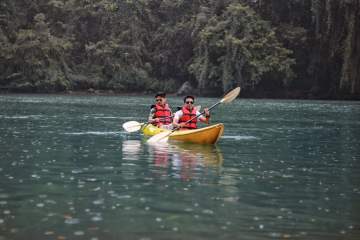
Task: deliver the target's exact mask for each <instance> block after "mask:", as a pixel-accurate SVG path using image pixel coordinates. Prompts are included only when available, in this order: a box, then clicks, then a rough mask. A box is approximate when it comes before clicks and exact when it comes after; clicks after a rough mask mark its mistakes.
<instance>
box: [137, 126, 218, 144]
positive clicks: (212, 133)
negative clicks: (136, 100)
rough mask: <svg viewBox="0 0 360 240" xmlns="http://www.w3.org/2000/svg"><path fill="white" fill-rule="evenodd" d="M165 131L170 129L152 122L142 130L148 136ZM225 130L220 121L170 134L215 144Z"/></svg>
mask: <svg viewBox="0 0 360 240" xmlns="http://www.w3.org/2000/svg"><path fill="white" fill-rule="evenodd" d="M164 131H169V130H166V129H161V128H158V127H156V126H154V125H151V124H149V125H146V126H144V127H143V128H142V132H143V134H144V135H146V136H154V135H156V134H158V133H161V132H164ZM223 132H224V124H222V123H218V124H214V125H210V126H208V127H204V128H198V129H191V130H178V131H174V132H173V133H171V134H170V136H169V139H170V140H176V141H182V142H191V143H198V144H215V143H216V142H217V141H218V140H219V138H220V137H221V135H222V134H223Z"/></svg>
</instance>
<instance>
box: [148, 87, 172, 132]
mask: <svg viewBox="0 0 360 240" xmlns="http://www.w3.org/2000/svg"><path fill="white" fill-rule="evenodd" d="M148 121H149V123H151V124H153V125H155V126H157V127H160V128H165V129H172V124H171V122H172V112H171V109H170V107H169V104H168V103H167V99H166V93H163V92H159V93H157V94H156V95H155V105H151V110H150V115H149V119H148Z"/></svg>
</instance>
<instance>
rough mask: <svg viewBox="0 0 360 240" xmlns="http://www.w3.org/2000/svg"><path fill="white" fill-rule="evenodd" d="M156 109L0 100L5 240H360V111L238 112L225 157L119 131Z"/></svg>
mask: <svg viewBox="0 0 360 240" xmlns="http://www.w3.org/2000/svg"><path fill="white" fill-rule="evenodd" d="M218 100H219V99H216V98H214V99H212V98H199V99H197V101H196V103H195V104H201V105H202V107H205V106H210V105H212V104H213V103H215V102H217V101H218ZM152 101H153V98H152V97H134V96H107V97H105V96H58V95H0V240H5V239H6V240H7V239H27V240H28V239H57V240H64V239H90V240H111V239H139V240H149V239H257V240H258V239H259V240H261V239H324V240H325V239H327V240H328V239H354V240H355V239H360V103H359V102H341V101H295V100H291V101H290V100H286V101H285V100H244V99H236V100H235V101H233V102H232V103H231V104H228V105H219V106H218V107H217V108H215V109H214V111H213V112H212V118H211V121H212V122H213V123H217V122H222V123H224V125H225V132H224V136H223V137H222V138H221V139H220V141H219V142H218V144H217V145H216V146H201V145H194V144H174V143H170V144H168V145H160V146H149V145H148V144H146V139H145V138H144V137H143V136H142V135H141V134H140V133H139V132H137V133H131V134H129V133H126V132H125V131H124V130H123V129H122V128H121V125H122V123H124V122H126V121H130V120H136V121H139V122H143V121H145V119H146V118H147V115H148V111H149V106H150V104H151V103H152ZM169 102H170V104H171V105H172V106H173V107H175V106H178V105H181V99H180V98H170V99H169Z"/></svg>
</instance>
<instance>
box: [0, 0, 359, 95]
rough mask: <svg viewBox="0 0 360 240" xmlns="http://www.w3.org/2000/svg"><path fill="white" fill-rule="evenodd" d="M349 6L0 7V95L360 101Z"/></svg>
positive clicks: (322, 1) (85, 2) (164, 0)
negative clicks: (232, 94)
mask: <svg viewBox="0 0 360 240" xmlns="http://www.w3.org/2000/svg"><path fill="white" fill-rule="evenodd" d="M359 76H360V1H358V0H339V1H326V0H267V1H262V0H208V1H202V0H16V1H13V0H2V1H1V2H0V91H3V92H5V91H6V92H36V93H54V92H68V91H84V90H85V91H88V90H89V89H91V91H103V92H116V93H129V92H141V93H153V92H155V91H158V90H163V91H167V92H170V93H174V92H176V91H177V90H178V88H179V87H180V86H181V85H182V84H183V83H185V82H188V83H190V84H191V85H192V86H193V87H194V89H195V91H196V93H198V94H201V95H213V96H216V95H221V94H223V93H224V92H226V91H228V90H229V89H231V88H233V87H234V86H238V85H240V86H241V87H242V96H244V97H272V98H326V99H359V96H360V79H359V78H360V77H359Z"/></svg>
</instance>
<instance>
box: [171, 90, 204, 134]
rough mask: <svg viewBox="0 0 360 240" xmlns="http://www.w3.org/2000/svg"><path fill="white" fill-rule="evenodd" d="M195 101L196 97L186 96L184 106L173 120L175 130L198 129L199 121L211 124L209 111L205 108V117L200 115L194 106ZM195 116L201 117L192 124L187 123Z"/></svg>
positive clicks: (191, 122) (192, 121)
mask: <svg viewBox="0 0 360 240" xmlns="http://www.w3.org/2000/svg"><path fill="white" fill-rule="evenodd" d="M194 101H195V97H194V96H186V97H185V98H184V105H183V106H182V108H181V109H180V110H179V111H177V112H176V113H175V115H174V120H173V126H174V128H175V127H178V128H180V130H185V129H196V128H197V121H201V122H204V123H206V124H208V123H209V119H210V112H209V109H208V108H204V112H205V117H204V116H202V115H200V112H199V111H198V110H197V109H196V108H195V107H194V105H193V104H194ZM195 116H199V117H197V118H194V119H193V120H191V121H190V122H187V121H189V120H190V119H192V118H193V117H195Z"/></svg>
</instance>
